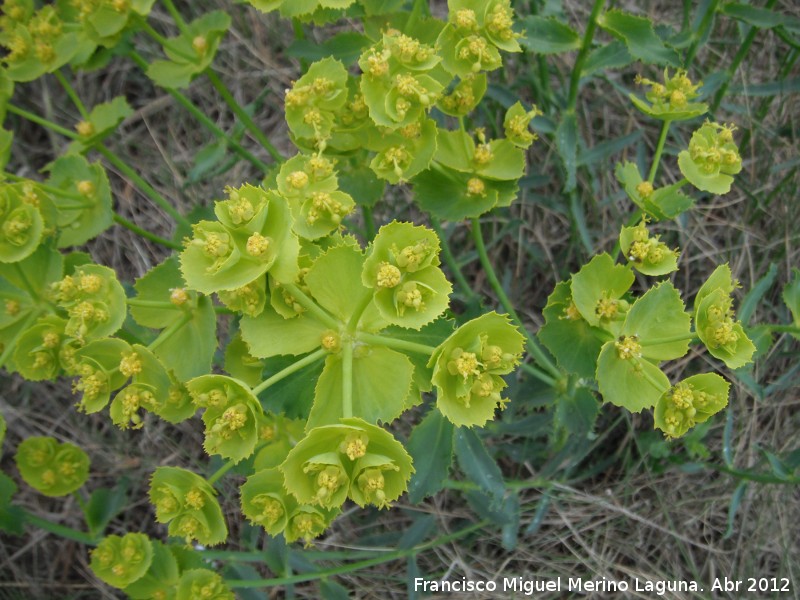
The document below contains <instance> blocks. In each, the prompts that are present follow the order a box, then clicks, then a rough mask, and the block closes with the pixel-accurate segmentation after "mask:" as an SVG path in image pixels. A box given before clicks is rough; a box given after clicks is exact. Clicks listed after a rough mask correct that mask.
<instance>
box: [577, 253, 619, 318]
mask: <svg viewBox="0 0 800 600" xmlns="http://www.w3.org/2000/svg"><path fill="white" fill-rule="evenodd" d="M633 280H634V276H633V273H632V272H631V270H630V269H629V268H628V267H625V266H623V265H616V264H614V259H612V258H611V256H609V255H608V254H606V253H603V254H598V255H597V256H595V257H594V258H592V260H590V261H589V262H588V263H586V264H585V265H584V266H583V267H582V268H581V270H580V271H578V272H577V273H575V274H574V275H573V276H572V283H571V285H570V289H571V291H572V300H573V302H574V303H575V307H576V308H577V310H578V313H579V314H580V316H581V317H583V318H584V319H586V321H587V322H588V323H589V324H590V325H594V326H597V327H602V328H604V329H607V330H609V331H611V332H612V333H614V334H616V333H617V331H618V330H619V328H620V326H621V325H622V321H623V319H624V318H625V314H626V312H627V311H628V307H629V304H628V302H627V301H626V300H623V299H622V297H623V295H624V294H625V293H626V292H627V291H628V290H629V289H630V287H631V285H632V284H633Z"/></svg>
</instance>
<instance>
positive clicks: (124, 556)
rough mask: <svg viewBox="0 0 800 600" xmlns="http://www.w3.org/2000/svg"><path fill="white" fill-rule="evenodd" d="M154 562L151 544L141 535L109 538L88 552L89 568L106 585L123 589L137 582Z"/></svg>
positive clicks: (111, 536)
mask: <svg viewBox="0 0 800 600" xmlns="http://www.w3.org/2000/svg"><path fill="white" fill-rule="evenodd" d="M152 562H153V544H152V543H151V542H150V538H148V537H147V536H146V535H145V534H143V533H126V534H125V535H124V536H122V537H120V536H118V535H109V536H106V537H104V538H103V540H102V541H101V542H100V543H99V544H98V545H97V547H96V548H94V549H93V550H92V551H91V562H90V563H89V567H90V568H91V569H92V572H93V573H94V574H95V575H97V577H99V578H100V579H102V580H103V581H105V582H106V583H107V584H109V585H113V586H114V587H117V588H124V587H127V586H129V585H131V584H132V583H134V582H135V581H137V580H138V579H141V578H142V577H144V574H145V573H146V572H147V570H148V569H149V568H150V565H151V564H152Z"/></svg>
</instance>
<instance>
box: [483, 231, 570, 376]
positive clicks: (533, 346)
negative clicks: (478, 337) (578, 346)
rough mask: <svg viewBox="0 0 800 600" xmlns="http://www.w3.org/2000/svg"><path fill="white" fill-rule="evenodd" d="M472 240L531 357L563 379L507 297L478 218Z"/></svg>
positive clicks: (549, 371)
mask: <svg viewBox="0 0 800 600" xmlns="http://www.w3.org/2000/svg"><path fill="white" fill-rule="evenodd" d="M472 239H473V240H474V241H475V248H476V249H477V250H478V258H479V259H480V261H481V265H482V266H483V270H484V272H485V273H486V277H487V279H488V280H489V285H491V287H492V289H493V290H494V293H495V295H496V296H497V299H498V300H499V301H500V304H501V305H502V306H503V308H504V309H505V311H506V312H507V313H508V314H509V315H510V316H511V318H512V319H513V320H514V321H515V322H516V323H517V325H518V326H519V328H520V329H521V330H522V333H523V334H524V335H525V338H526V339H527V340H528V352H530V355H531V357H532V358H533V359H534V360H535V361H536V362H537V363H539V366H541V367H542V368H543V369H544V370H545V371H547V372H548V373H550V374H551V375H552V376H553V377H554V378H555V379H561V377H562V376H563V375H562V373H561V371H559V369H558V367H556V366H555V365H554V364H553V363H552V361H551V360H550V359H549V358H548V357H547V355H546V354H545V353H544V350H542V348H541V346H539V342H538V341H537V340H536V338H534V337H533V335H532V334H531V332H530V331H528V329H527V327H525V325H524V323H523V322H522V319H520V318H519V315H518V314H517V311H516V310H514V305H513V304H512V302H511V300H510V299H509V297H508V296H507V295H506V292H505V290H504V289H503V285H502V284H501V283H500V280H499V279H498V278H497V273H496V272H495V270H494V266H493V265H492V261H491V260H489V255H488V254H487V252H486V245H485V244H484V242H483V233H482V232H481V223H480V220H478V219H477V218H473V219H472Z"/></svg>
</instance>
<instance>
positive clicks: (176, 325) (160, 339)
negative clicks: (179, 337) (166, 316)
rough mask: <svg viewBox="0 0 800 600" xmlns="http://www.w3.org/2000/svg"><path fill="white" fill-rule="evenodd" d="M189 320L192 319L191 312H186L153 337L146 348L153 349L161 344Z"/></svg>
mask: <svg viewBox="0 0 800 600" xmlns="http://www.w3.org/2000/svg"><path fill="white" fill-rule="evenodd" d="M191 320H192V314H191V313H186V314H185V315H183V316H182V317H181V318H180V319H178V320H177V321H175V322H174V323H173V324H172V325H170V326H169V327H167V328H166V329H164V330H163V331H162V332H161V333H160V334H158V337H157V338H156V339H154V340H153V341H152V342H150V344H148V346H147V349H148V350H155V349H156V348H158V347H159V346H160V345H161V344H163V343H164V342H166V341H167V340H168V339H169V338H171V337H172V336H173V335H175V332H177V331H179V330H180V329H181V328H182V327H183V326H184V325H186V324H187V323H188V322H189V321H191Z"/></svg>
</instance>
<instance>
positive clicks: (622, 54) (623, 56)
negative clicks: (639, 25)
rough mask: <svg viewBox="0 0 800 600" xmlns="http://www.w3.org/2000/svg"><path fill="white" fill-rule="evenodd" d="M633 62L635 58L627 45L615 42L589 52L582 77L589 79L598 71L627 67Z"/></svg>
mask: <svg viewBox="0 0 800 600" xmlns="http://www.w3.org/2000/svg"><path fill="white" fill-rule="evenodd" d="M632 62H633V57H632V56H631V53H630V52H628V48H627V47H626V46H625V44H624V43H622V42H621V41H619V40H614V41H613V42H611V43H608V44H606V45H604V46H600V47H599V48H595V49H594V50H592V51H591V52H589V54H588V55H587V57H586V62H584V63H583V70H582V71H581V76H582V77H588V76H589V75H592V74H593V73H596V72H597V71H605V70H607V69H619V68H621V67H627V66H628V65H629V64H631V63H632Z"/></svg>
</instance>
